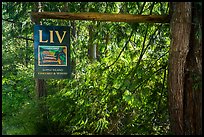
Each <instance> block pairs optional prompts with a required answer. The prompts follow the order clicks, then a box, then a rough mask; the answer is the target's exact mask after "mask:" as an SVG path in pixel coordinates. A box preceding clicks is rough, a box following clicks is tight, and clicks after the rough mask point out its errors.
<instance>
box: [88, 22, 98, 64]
mask: <svg viewBox="0 0 204 137" xmlns="http://www.w3.org/2000/svg"><path fill="white" fill-rule="evenodd" d="M88 56H89V59H90V60H91V62H93V61H94V60H95V59H96V44H95V43H94V31H93V25H90V26H89V45H88Z"/></svg>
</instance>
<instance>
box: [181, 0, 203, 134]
mask: <svg viewBox="0 0 204 137" xmlns="http://www.w3.org/2000/svg"><path fill="white" fill-rule="evenodd" d="M201 9H202V6H201V5H199V3H198V2H197V3H192V17H193V18H192V26H191V35H190V45H189V53H188V55H187V59H186V66H185V83H184V84H185V85H184V119H185V121H184V134H186V135H201V134H202V86H201V81H202V77H201V76H202V39H201V35H200V33H202V32H201V30H202V29H201V28H202V10H201Z"/></svg>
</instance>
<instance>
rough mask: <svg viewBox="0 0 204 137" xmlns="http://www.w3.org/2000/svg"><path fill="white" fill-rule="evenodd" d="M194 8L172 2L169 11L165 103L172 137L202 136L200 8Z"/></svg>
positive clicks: (183, 3)
mask: <svg viewBox="0 0 204 137" xmlns="http://www.w3.org/2000/svg"><path fill="white" fill-rule="evenodd" d="M194 5H195V3H191V2H175V3H172V9H171V11H172V16H171V22H170V25H171V36H172V40H171V46H170V55H169V73H168V102H169V114H170V122H171V131H172V133H173V134H176V135H184V134H189V135H196V134H199V135H201V134H202V87H201V86H200V83H201V81H202V79H201V75H202V68H201V66H202V50H201V47H202V43H201V37H199V38H196V36H197V34H199V33H197V32H198V31H199V29H196V26H197V27H198V26H201V25H202V22H201V20H202V14H201V13H200V14H198V10H200V9H201V8H202V6H201V7H199V8H198V7H196V8H195V6H194ZM200 11H202V10H200ZM199 15H200V16H199ZM195 19H197V21H194V20H195ZM192 21H193V23H192ZM200 29H201V27H200Z"/></svg>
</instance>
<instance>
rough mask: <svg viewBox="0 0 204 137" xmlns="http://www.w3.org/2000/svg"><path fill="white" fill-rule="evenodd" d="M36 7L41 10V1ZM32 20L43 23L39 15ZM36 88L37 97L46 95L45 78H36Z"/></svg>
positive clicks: (38, 10)
mask: <svg viewBox="0 0 204 137" xmlns="http://www.w3.org/2000/svg"><path fill="white" fill-rule="evenodd" d="M35 6H36V8H35V9H34V10H35V11H37V13H38V12H41V3H40V2H38V3H37V4H36V5H35ZM31 20H32V22H34V23H35V24H38V25H39V24H41V23H40V20H39V18H38V16H32V15H31ZM35 89H36V96H37V98H40V97H42V96H46V95H47V93H46V90H45V80H44V79H35Z"/></svg>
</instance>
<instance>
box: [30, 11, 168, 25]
mask: <svg viewBox="0 0 204 137" xmlns="http://www.w3.org/2000/svg"><path fill="white" fill-rule="evenodd" d="M31 16H32V17H33V18H36V19H66V20H92V21H111V22H135V23H169V22H170V19H169V16H168V15H131V14H113V13H95V12H81V13H67V12H32V13H31Z"/></svg>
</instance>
